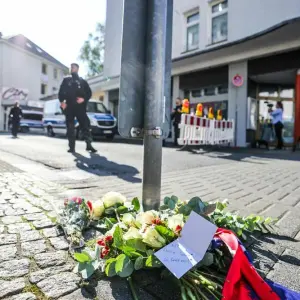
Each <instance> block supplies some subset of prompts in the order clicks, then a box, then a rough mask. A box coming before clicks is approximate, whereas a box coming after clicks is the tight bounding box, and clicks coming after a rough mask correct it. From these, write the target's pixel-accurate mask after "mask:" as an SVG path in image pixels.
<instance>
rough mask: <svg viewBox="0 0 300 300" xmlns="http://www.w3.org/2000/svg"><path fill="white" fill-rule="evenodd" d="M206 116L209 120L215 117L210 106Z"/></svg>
mask: <svg viewBox="0 0 300 300" xmlns="http://www.w3.org/2000/svg"><path fill="white" fill-rule="evenodd" d="M208 118H209V119H211V120H213V119H214V118H215V116H214V112H213V108H212V107H210V108H209V110H208Z"/></svg>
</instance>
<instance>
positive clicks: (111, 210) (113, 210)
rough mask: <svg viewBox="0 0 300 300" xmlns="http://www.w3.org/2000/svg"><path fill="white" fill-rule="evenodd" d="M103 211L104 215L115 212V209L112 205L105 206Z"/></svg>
mask: <svg viewBox="0 0 300 300" xmlns="http://www.w3.org/2000/svg"><path fill="white" fill-rule="evenodd" d="M104 212H105V214H106V215H113V214H115V209H114V208H113V207H110V208H106V209H105V211H104Z"/></svg>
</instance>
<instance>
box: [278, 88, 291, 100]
mask: <svg viewBox="0 0 300 300" xmlns="http://www.w3.org/2000/svg"><path fill="white" fill-rule="evenodd" d="M280 98H294V89H282V90H281V91H280Z"/></svg>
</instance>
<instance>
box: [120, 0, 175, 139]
mask: <svg viewBox="0 0 300 300" xmlns="http://www.w3.org/2000/svg"><path fill="white" fill-rule="evenodd" d="M151 1H154V0H124V4H123V33H122V51H121V73H120V95H119V112H118V130H119V133H120V135H121V136H123V137H125V138H133V139H136V138H138V139H143V138H144V122H145V99H146V93H148V94H149V93H150V94H151V93H152V91H146V81H147V80H157V76H162V82H160V83H162V84H163V85H164V89H163V93H162V95H159V96H157V95H156V97H158V99H156V101H157V104H158V106H155V107H153V110H156V112H157V113H158V114H162V120H161V122H160V124H157V126H156V127H159V128H160V129H161V134H162V138H167V137H168V135H169V132H170V124H171V118H170V111H171V104H172V101H171V56H172V54H171V52H172V17H173V0H155V1H154V5H162V4H164V6H165V7H166V9H165V15H164V24H162V25H163V26H164V30H165V33H164V39H165V40H164V41H159V42H160V43H161V45H164V46H163V47H165V48H164V49H165V53H164V61H165V62H164V64H165V65H164V70H163V74H153V76H154V77H153V78H152V79H150V78H148V79H147V78H146V64H147V61H146V60H147V57H146V53H147V49H149V44H150V41H148V40H147V38H146V36H147V30H148V29H147V28H148V24H149V22H151V21H152V20H150V17H149V15H150V14H151V12H150V9H151V5H152V4H151ZM158 109H159V110H160V112H158ZM155 129H156V128H151V130H155ZM147 130H149V129H147Z"/></svg>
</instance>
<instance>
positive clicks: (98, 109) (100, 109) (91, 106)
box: [86, 102, 108, 114]
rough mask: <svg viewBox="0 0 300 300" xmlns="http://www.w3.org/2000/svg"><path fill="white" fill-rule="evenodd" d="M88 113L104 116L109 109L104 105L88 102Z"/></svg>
mask: <svg viewBox="0 0 300 300" xmlns="http://www.w3.org/2000/svg"><path fill="white" fill-rule="evenodd" d="M86 111H87V112H92V113H102V114H106V113H107V112H108V111H107V108H106V107H105V106H104V104H103V103H99V102H98V103H97V102H88V105H87V108H86Z"/></svg>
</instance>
